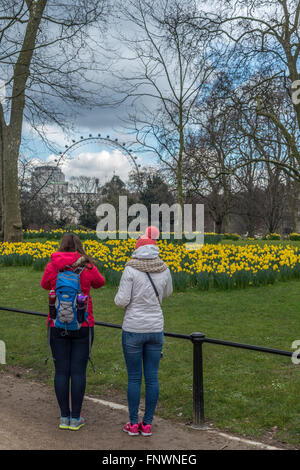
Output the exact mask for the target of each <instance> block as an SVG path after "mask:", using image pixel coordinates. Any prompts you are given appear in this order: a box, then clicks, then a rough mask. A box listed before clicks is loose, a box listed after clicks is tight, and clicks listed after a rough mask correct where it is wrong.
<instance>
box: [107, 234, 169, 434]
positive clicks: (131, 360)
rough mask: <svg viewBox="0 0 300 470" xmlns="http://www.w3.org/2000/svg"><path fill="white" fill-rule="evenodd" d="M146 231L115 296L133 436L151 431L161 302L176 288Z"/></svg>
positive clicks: (156, 389)
mask: <svg viewBox="0 0 300 470" xmlns="http://www.w3.org/2000/svg"><path fill="white" fill-rule="evenodd" d="M149 229H151V230H152V232H151V230H149ZM156 232H157V233H155V231H154V229H153V228H152V227H151V228H150V227H149V228H148V231H146V234H147V235H148V234H149V233H150V236H151V235H152V237H153V238H157V234H158V233H159V232H158V230H157V229H156ZM153 233H155V235H156V236H155V237H154V236H153ZM147 235H146V236H143V237H141V238H140V239H139V240H138V241H137V243H136V246H135V251H134V252H133V255H132V259H131V260H130V261H128V262H127V264H126V267H125V270H124V272H123V275H122V278H121V281H120V286H119V290H118V293H117V295H116V297H115V303H116V305H118V306H119V307H123V308H125V314H124V319H123V325H122V330H123V331H122V345H123V353H124V358H125V362H126V367H127V373H128V387H127V400H128V409H129V419H130V422H129V423H127V424H126V425H125V426H124V427H123V430H124V431H125V432H127V433H128V434H129V435H130V436H137V435H139V433H141V434H142V435H143V436H151V434H152V430H151V425H152V420H153V416H154V413H155V409H156V405H157V401H158V395H159V381H158V369H159V362H160V357H161V351H162V346H163V343H164V333H163V330H164V318H163V313H162V310H161V302H162V299H163V298H166V297H168V296H169V295H170V294H171V293H172V292H173V286H172V278H171V273H170V270H169V268H168V267H167V265H166V264H165V263H164V262H163V261H162V260H161V259H160V258H159V248H158V247H157V246H156V242H155V240H154V239H151V238H148V237H147ZM147 273H148V274H147ZM142 366H143V367H144V377H145V384H146V399H145V414H144V417H143V420H142V421H141V422H140V423H139V421H138V410H139V404H140V392H141V382H142Z"/></svg>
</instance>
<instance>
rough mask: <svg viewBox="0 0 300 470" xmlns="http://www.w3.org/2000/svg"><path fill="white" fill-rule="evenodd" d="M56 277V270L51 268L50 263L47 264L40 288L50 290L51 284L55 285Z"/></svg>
mask: <svg viewBox="0 0 300 470" xmlns="http://www.w3.org/2000/svg"><path fill="white" fill-rule="evenodd" d="M56 275H57V270H56V269H55V268H54V267H53V264H52V263H51V262H50V263H48V264H47V266H46V269H45V271H44V274H43V277H42V280H41V286H42V288H43V289H46V290H51V289H52V286H53V284H54V283H55V279H56Z"/></svg>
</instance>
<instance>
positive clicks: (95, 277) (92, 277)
mask: <svg viewBox="0 0 300 470" xmlns="http://www.w3.org/2000/svg"><path fill="white" fill-rule="evenodd" d="M80 256H81V255H80V254H79V253H78V252H77V251H76V252H70V253H65V252H62V251H58V252H56V253H53V254H52V255H51V261H50V263H48V264H47V266H46V269H45V272H44V274H43V277H42V280H41V286H42V287H43V289H46V290H51V289H55V286H56V278H57V273H58V271H59V270H61V269H63V268H64V267H65V266H67V265H71V264H73V263H74V262H75V261H76V260H77V259H78V258H80ZM104 284H105V279H104V277H103V276H101V274H100V273H99V271H98V269H97V268H96V266H91V265H88V266H87V267H86V268H85V269H84V271H82V273H81V275H80V287H81V290H82V293H83V294H84V295H88V296H89V303H88V322H89V325H90V326H94V324H95V320H94V315H93V302H92V299H91V297H90V289H91V287H93V288H94V289H98V288H99V287H102V286H104ZM49 320H50V316H48V321H47V324H48V322H49ZM51 326H54V325H53V321H52V320H51ZM82 326H88V324H87V322H84V323H82Z"/></svg>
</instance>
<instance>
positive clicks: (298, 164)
mask: <svg viewBox="0 0 300 470" xmlns="http://www.w3.org/2000/svg"><path fill="white" fill-rule="evenodd" d="M211 7H212V8H213V11H212V10H211V11H210V12H207V13H206V14H205V15H200V18H201V19H203V18H206V19H208V18H209V20H210V22H211V28H212V27H213V26H214V27H215V28H216V30H217V31H218V32H219V31H220V29H221V30H222V33H223V37H224V40H225V41H228V42H229V43H230V44H232V45H233V50H234V52H235V54H233V56H234V57H235V61H236V62H238V66H239V69H243V70H248V75H249V72H250V71H251V72H250V74H252V75H253V74H254V73H255V71H256V72H259V75H256V77H258V76H260V80H259V81H257V83H256V85H255V86H256V88H257V89H256V95H255V108H254V112H255V113H256V114H257V116H258V117H260V118H261V119H262V120H267V121H268V122H269V123H270V124H271V125H272V126H273V127H275V128H276V129H277V130H278V131H279V132H280V133H281V135H282V139H283V140H284V142H285V145H286V146H287V147H288V156H289V159H288V160H285V161H280V162H279V161H278V160H277V161H276V160H274V161H273V160H272V157H271V156H270V155H269V156H268V158H266V156H264V157H263V156H261V157H260V158H261V159H264V160H266V159H267V160H268V161H269V162H270V163H271V162H272V161H273V163H274V164H275V165H278V166H280V167H281V168H282V169H284V170H285V171H286V172H287V173H288V174H289V175H290V177H291V178H292V179H295V180H298V181H300V151H299V145H298V139H299V131H300V102H299V100H295V99H292V95H293V86H294V85H295V84H296V83H297V81H298V80H299V78H300V72H299V58H300V56H299V54H300V25H299V19H300V1H299V0H268V1H261V0H225V1H223V0H222V2H220V1H219V0H217V1H215V2H212V4H211ZM278 81H280V82H281V88H282V89H284V90H285V93H286V94H287V95H288V96H289V104H290V107H291V109H292V112H293V117H292V120H293V121H294V122H295V123H296V127H297V129H296V132H293V131H292V130H291V128H290V127H289V126H287V124H286V122H285V121H284V119H282V118H283V113H278V107H277V108H276V107H270V106H269V104H270V102H268V101H267V102H266V100H265V96H264V94H263V93H262V91H263V90H264V89H265V88H266V87H274V83H276V82H277V83H278ZM263 85H265V86H263ZM253 91H254V88H253Z"/></svg>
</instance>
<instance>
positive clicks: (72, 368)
mask: <svg viewBox="0 0 300 470" xmlns="http://www.w3.org/2000/svg"><path fill="white" fill-rule="evenodd" d="M91 334H92V340H93V338H94V328H91ZM50 345H51V350H52V355H53V361H54V366H55V377H54V388H55V393H56V397H57V401H58V404H59V407H60V411H61V416H62V417H69V416H72V418H79V417H80V412H81V407H82V402H83V397H84V393H85V387H86V368H87V362H88V357H89V328H87V327H82V328H80V330H79V331H78V336H77V337H73V336H71V335H69V336H61V330H59V329H57V328H51V336H50ZM70 381H71V407H72V411H71V410H70V403H69V390H70Z"/></svg>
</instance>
